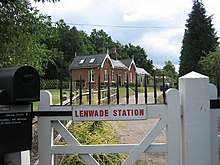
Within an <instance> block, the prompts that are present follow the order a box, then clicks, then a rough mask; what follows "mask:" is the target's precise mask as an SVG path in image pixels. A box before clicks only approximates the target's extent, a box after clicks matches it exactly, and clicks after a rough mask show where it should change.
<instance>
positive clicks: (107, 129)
mask: <svg viewBox="0 0 220 165" xmlns="http://www.w3.org/2000/svg"><path fill="white" fill-rule="evenodd" d="M69 130H70V132H71V133H72V134H73V135H74V136H75V137H76V138H77V140H78V141H79V142H80V143H81V144H87V145H91V144H116V143H117V141H116V140H115V136H114V131H112V126H111V124H110V123H109V122H100V121H94V122H74V123H73V124H72V127H71V128H70V129H69ZM93 156H94V158H95V159H96V160H97V161H98V162H99V163H100V164H102V165H104V164H106V163H108V164H115V163H114V161H117V162H122V160H123V159H124V158H125V156H124V155H123V154H102V155H101V154H100V155H99V154H95V155H93ZM77 163H78V164H86V163H85V162H84V161H83V160H82V159H81V158H80V157H79V156H78V155H68V156H67V157H66V159H65V164H66V165H71V164H77Z"/></svg>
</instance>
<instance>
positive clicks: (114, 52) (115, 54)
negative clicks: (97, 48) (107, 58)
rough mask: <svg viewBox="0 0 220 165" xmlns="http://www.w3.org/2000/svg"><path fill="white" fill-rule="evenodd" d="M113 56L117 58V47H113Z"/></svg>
mask: <svg viewBox="0 0 220 165" xmlns="http://www.w3.org/2000/svg"><path fill="white" fill-rule="evenodd" d="M111 58H112V59H114V60H117V49H116V48H112V51H111Z"/></svg>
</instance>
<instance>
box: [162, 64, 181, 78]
mask: <svg viewBox="0 0 220 165" xmlns="http://www.w3.org/2000/svg"><path fill="white" fill-rule="evenodd" d="M163 74H164V76H167V77H170V78H172V79H174V80H177V78H178V74H177V73H176V71H175V66H174V65H173V64H172V62H171V61H165V66H164V67H163Z"/></svg>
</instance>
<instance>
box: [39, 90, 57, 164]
mask: <svg viewBox="0 0 220 165" xmlns="http://www.w3.org/2000/svg"><path fill="white" fill-rule="evenodd" d="M50 105H52V96H51V93H50V92H48V91H41V93H40V102H39V104H38V110H40V111H49V110H50ZM52 145H53V129H52V127H51V121H50V120H49V119H48V117H38V149H39V165H53V164H54V156H53V154H52V153H51V146H52Z"/></svg>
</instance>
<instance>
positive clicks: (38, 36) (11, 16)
mask: <svg viewBox="0 0 220 165" xmlns="http://www.w3.org/2000/svg"><path fill="white" fill-rule="evenodd" d="M50 22H51V19H50V17H47V16H44V15H42V14H39V12H38V10H36V9H35V8H33V7H31V5H30V3H29V1H27V0H20V1H15V2H8V3H7V4H4V5H0V31H1V33H0V67H8V66H17V65H31V66H33V67H35V68H36V69H37V70H38V71H39V72H40V73H41V74H43V72H44V68H45V67H46V66H47V63H48V62H49V61H52V60H53V52H52V51H50V50H48V49H47V47H46V45H44V44H42V41H43V40H44V39H45V38H46V36H51V31H50V26H51V24H50Z"/></svg>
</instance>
